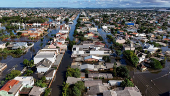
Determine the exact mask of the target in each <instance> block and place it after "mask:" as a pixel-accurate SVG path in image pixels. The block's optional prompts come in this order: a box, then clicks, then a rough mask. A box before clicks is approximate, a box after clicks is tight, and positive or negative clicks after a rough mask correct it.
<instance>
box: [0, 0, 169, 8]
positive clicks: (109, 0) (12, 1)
mask: <svg viewBox="0 0 170 96" xmlns="http://www.w3.org/2000/svg"><path fill="white" fill-rule="evenodd" d="M0 7H71V8H86V7H89V8H111V7H170V0H0Z"/></svg>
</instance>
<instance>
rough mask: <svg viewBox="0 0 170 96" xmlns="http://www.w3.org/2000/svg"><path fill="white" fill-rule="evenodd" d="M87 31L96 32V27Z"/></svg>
mask: <svg viewBox="0 0 170 96" xmlns="http://www.w3.org/2000/svg"><path fill="white" fill-rule="evenodd" d="M89 32H97V28H96V27H92V28H89Z"/></svg>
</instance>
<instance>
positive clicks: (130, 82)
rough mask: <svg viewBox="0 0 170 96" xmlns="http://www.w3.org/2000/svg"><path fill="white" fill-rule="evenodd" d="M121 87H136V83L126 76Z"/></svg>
mask: <svg viewBox="0 0 170 96" xmlns="http://www.w3.org/2000/svg"><path fill="white" fill-rule="evenodd" d="M120 86H121V87H134V84H133V83H132V81H130V80H129V79H128V78H126V79H125V80H124V81H122V82H121V84H120Z"/></svg>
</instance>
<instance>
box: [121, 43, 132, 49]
mask: <svg viewBox="0 0 170 96" xmlns="http://www.w3.org/2000/svg"><path fill="white" fill-rule="evenodd" d="M123 47H124V50H135V47H134V46H133V42H131V44H130V45H129V44H124V45H123Z"/></svg>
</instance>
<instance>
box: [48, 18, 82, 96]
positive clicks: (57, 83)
mask: <svg viewBox="0 0 170 96" xmlns="http://www.w3.org/2000/svg"><path fill="white" fill-rule="evenodd" d="M78 18H79V15H78V16H77V18H76V19H75V20H74V21H73V22H74V23H73V24H70V27H71V30H70V33H69V38H70V40H73V39H74V37H73V34H74V29H75V25H76V24H77V19H78ZM71 54H72V52H71V51H70V50H67V51H66V52H65V54H64V56H63V59H62V61H61V64H60V66H59V68H58V70H57V73H56V75H55V79H54V81H53V83H52V85H51V89H52V92H51V94H52V96H62V84H63V82H65V81H66V71H67V68H68V66H70V65H71V63H72V58H71Z"/></svg>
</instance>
